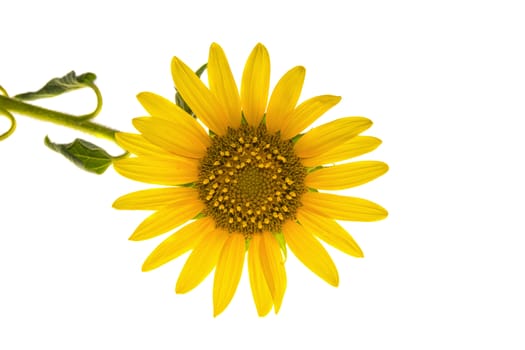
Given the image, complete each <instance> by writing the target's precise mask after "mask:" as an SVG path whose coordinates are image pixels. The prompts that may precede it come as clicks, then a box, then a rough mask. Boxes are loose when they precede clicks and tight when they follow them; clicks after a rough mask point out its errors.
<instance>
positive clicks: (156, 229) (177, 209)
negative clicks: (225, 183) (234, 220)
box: [129, 196, 204, 241]
mask: <svg viewBox="0 0 525 350" xmlns="http://www.w3.org/2000/svg"><path fill="white" fill-rule="evenodd" d="M195 197H197V196H195ZM203 209H204V204H203V203H202V202H201V200H200V199H198V198H192V199H188V200H186V201H185V202H182V203H177V204H176V205H170V206H168V207H164V208H162V209H160V210H158V211H156V212H155V213H153V214H152V215H150V216H148V217H147V218H146V220H144V221H142V223H141V224H140V225H139V226H138V227H137V228H136V229H135V232H133V234H132V235H131V237H129V239H130V240H132V241H142V240H145V239H150V238H153V237H156V236H158V235H161V234H163V233H165V232H168V231H169V230H171V229H174V228H176V227H178V226H180V225H182V224H184V223H185V222H187V221H188V220H191V219H193V218H194V217H195V216H197V214H199V213H200V212H201V211H202V210H203Z"/></svg>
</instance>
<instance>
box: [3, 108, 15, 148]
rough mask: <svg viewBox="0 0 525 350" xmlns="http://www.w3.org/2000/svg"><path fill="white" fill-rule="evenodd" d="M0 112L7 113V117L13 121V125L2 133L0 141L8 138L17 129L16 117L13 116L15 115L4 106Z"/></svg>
mask: <svg viewBox="0 0 525 350" xmlns="http://www.w3.org/2000/svg"><path fill="white" fill-rule="evenodd" d="M0 114H1V115H5V116H6V117H7V119H9V121H10V122H11V126H10V127H9V129H8V130H7V131H6V132H4V133H3V134H0V141H2V140H5V139H6V138H8V137H9V136H10V135H11V134H12V133H13V132H14V131H15V129H16V120H15V117H13V115H12V114H11V113H9V111H6V110H5V109H3V108H0Z"/></svg>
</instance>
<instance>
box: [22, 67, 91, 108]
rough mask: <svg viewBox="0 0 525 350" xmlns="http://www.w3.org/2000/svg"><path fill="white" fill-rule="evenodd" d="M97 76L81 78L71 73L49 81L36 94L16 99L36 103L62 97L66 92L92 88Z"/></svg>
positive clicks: (88, 74) (30, 93) (28, 94)
mask: <svg viewBox="0 0 525 350" xmlns="http://www.w3.org/2000/svg"><path fill="white" fill-rule="evenodd" d="M96 78H97V76H96V75H95V74H94V73H84V74H81V75H79V76H77V75H76V74H75V71H71V72H69V73H68V74H66V75H64V76H63V77H61V78H54V79H51V80H50V81H48V83H47V84H46V85H44V87H43V88H41V89H40V90H38V91H34V92H26V93H23V94H18V95H16V96H14V98H16V99H19V100H24V101H34V100H38V99H40V98H48V97H53V96H58V95H61V94H63V93H65V92H69V91H73V90H77V89H81V88H84V87H88V86H89V87H91V86H92V85H93V84H94V81H95V79H96Z"/></svg>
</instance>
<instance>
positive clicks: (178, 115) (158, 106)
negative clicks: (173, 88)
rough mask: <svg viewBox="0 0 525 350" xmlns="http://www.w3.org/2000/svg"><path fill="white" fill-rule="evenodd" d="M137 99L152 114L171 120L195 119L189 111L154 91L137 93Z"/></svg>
mask: <svg viewBox="0 0 525 350" xmlns="http://www.w3.org/2000/svg"><path fill="white" fill-rule="evenodd" d="M137 99H138V100H139V102H140V104H141V105H142V107H144V109H145V110H146V111H147V112H148V113H149V114H150V115H151V116H154V117H157V118H162V119H164V120H169V121H174V120H177V119H187V118H190V119H192V120H194V119H193V118H192V117H191V116H190V115H189V114H188V113H186V112H185V111H184V110H183V109H182V108H180V107H179V106H177V105H176V104H175V103H173V102H171V101H170V100H168V99H166V98H164V97H162V96H159V95H157V94H155V93H153V92H141V93H140V94H138V95H137ZM197 124H198V123H197ZM199 127H200V125H199ZM201 129H202V128H201Z"/></svg>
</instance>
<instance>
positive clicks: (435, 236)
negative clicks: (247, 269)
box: [0, 0, 525, 349]
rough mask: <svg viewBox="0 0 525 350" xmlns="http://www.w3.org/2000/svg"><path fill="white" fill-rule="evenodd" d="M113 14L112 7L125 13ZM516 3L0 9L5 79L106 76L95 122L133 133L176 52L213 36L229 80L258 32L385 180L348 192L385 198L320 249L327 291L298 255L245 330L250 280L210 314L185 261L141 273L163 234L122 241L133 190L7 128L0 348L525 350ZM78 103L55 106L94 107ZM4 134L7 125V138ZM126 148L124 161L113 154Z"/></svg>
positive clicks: (167, 89)
mask: <svg viewBox="0 0 525 350" xmlns="http://www.w3.org/2000/svg"><path fill="white" fill-rule="evenodd" d="M117 3H119V5H116V4H117ZM519 4H520V1H501V0H500V1H344V2H343V1H340V2H337V1H329V0H324V1H305V0H303V1H282V0H281V1H275V2H274V1H258V2H249V1H245V2H243V3H242V4H241V2H240V1H239V4H236V3H235V2H232V1H224V0H223V1H206V2H204V1H195V0H192V1H189V0H188V1H166V2H159V1H127V2H116V1H115V2H110V1H86V2H73V1H71V2H65V1H64V3H57V2H56V1H3V2H2V6H1V11H2V14H1V21H0V31H1V35H0V38H1V39H0V84H1V85H2V86H3V87H4V88H5V89H6V90H7V91H8V92H9V93H10V94H13V95H14V94H16V93H21V92H25V91H29V90H35V89H37V88H39V87H40V86H41V85H42V84H43V83H45V82H46V81H47V80H49V79H50V78H52V77H56V76H62V75H64V74H65V73H67V72H68V71H70V70H73V69H74V70H76V71H77V73H82V72H86V71H93V72H95V73H97V75H98V80H97V82H98V84H99V87H100V88H101V90H102V92H103V95H104V98H105V104H104V109H103V111H102V113H101V115H100V117H99V118H98V119H97V120H98V121H99V122H101V123H105V124H108V125H111V126H113V127H116V128H119V129H121V130H126V131H131V130H132V126H131V119H132V118H133V117H135V116H140V115H142V114H143V113H144V112H143V110H142V109H141V107H140V105H139V104H138V102H137V101H136V99H135V95H136V94H137V93H138V92H140V91H154V92H156V93H159V94H162V95H164V96H166V97H168V98H169V97H171V96H173V84H172V80H171V75H170V61H171V57H172V56H173V55H177V56H179V57H180V58H181V59H183V60H184V61H185V62H187V63H188V64H189V65H190V66H192V67H195V68H196V67H198V66H200V65H201V64H202V63H204V62H205V61H206V59H207V55H208V48H209V45H210V43H211V42H213V41H216V42H218V43H220V44H221V45H222V47H223V48H224V50H225V51H226V53H227V55H228V58H229V60H230V62H231V66H232V69H233V71H234V74H235V75H236V78H237V79H240V76H241V73H242V69H243V65H244V62H245V60H246V58H247V56H248V54H249V52H250V51H251V49H252V48H253V46H254V45H255V44H256V43H257V42H262V43H264V44H265V45H266V46H267V48H268V50H269V52H270V56H271V59H272V85H273V84H275V82H276V81H277V80H278V78H279V77H280V76H281V75H282V74H283V73H284V72H285V71H287V70H288V69H289V68H291V67H293V66H295V65H304V66H305V67H306V69H307V78H306V82H305V88H304V91H303V94H302V98H303V99H306V98H308V97H311V96H314V95H317V94H336V95H341V96H343V100H342V102H341V103H340V104H339V105H338V106H337V107H335V108H334V109H333V110H331V111H330V112H329V113H327V114H326V115H325V116H324V117H323V118H322V119H321V122H326V121H328V120H332V119H334V118H337V117H342V116H347V115H363V116H367V117H369V118H371V119H372V120H373V121H374V123H375V124H374V126H373V127H372V128H371V129H370V130H369V131H367V132H366V133H367V134H368V135H373V136H377V137H379V138H381V139H382V140H383V145H382V146H381V147H380V148H379V149H378V150H376V151H375V152H374V153H371V154H370V155H368V156H367V157H366V158H365V159H374V160H375V159H377V160H384V161H386V162H388V163H389V165H390V171H389V173H388V174H387V175H385V176H384V177H382V178H380V179H378V180H376V181H374V182H372V183H370V184H367V185H365V186H362V187H360V188H357V189H354V190H352V191H348V193H349V194H352V195H358V196H363V197H364V198H368V199H371V200H374V201H377V202H378V203H380V204H382V205H383V206H385V207H386V208H387V209H388V210H389V212H390V216H389V217H388V219H387V220H384V221H381V222H378V223H345V227H346V228H347V229H348V230H349V231H350V232H351V233H352V234H353V236H354V237H355V239H356V240H357V241H358V242H359V243H360V244H361V246H362V248H363V250H364V252H365V255H366V258H365V259H354V258H351V257H349V256H345V255H344V254H342V253H339V252H338V251H335V250H333V249H331V250H330V253H331V254H332V256H333V259H334V261H335V262H336V264H337V266H338V268H339V274H340V281H341V283H340V286H339V288H332V287H330V286H328V285H327V284H325V283H324V282H323V281H321V280H320V279H319V278H317V277H316V276H315V275H313V274H311V273H310V272H309V271H308V270H307V269H306V268H304V266H302V265H301V264H300V263H298V262H297V260H296V259H295V258H294V257H290V258H289V259H288V262H287V271H288V289H287V293H286V296H285V299H284V303H283V307H282V309H281V312H280V313H279V314H278V315H277V316H275V315H274V314H273V313H272V314H270V315H269V316H268V317H266V318H258V317H257V314H256V311H255V307H254V306H253V301H252V300H251V294H250V290H249V284H248V279H247V275H245V276H243V279H242V281H241V284H240V286H239V288H238V290H237V294H236V296H235V298H234V300H233V301H232V303H231V305H230V306H229V308H228V309H227V310H226V311H225V312H224V313H223V314H222V315H221V316H220V317H218V318H215V319H214V318H213V317H212V280H213V279H212V278H208V279H207V280H206V281H205V282H204V283H203V284H202V285H200V286H199V287H198V288H197V289H196V290H194V291H193V292H191V293H190V294H187V295H176V294H175V293H174V291H173V289H174V285H175V281H176V279H177V276H178V273H179V271H180V269H181V267H182V264H183V262H184V260H185V259H184V258H181V259H178V260H176V261H175V262H173V263H170V264H169V265H166V266H164V267H162V268H160V269H158V270H155V271H153V272H149V273H142V272H140V267H141V264H142V261H143V259H144V258H145V257H146V256H147V255H148V254H149V252H150V251H151V250H152V249H153V248H154V247H155V246H156V245H157V244H158V243H159V242H160V240H161V239H162V237H161V238H159V239H154V240H151V241H146V242H138V243H137V242H130V241H128V240H127V237H128V236H129V235H130V234H131V233H132V232H133V230H134V228H135V227H136V225H137V224H138V223H139V222H140V221H141V220H142V219H143V218H144V217H145V216H146V213H145V212H129V211H127V212H126V211H124V212H121V211H116V210H114V209H112V208H111V204H112V202H113V201H114V199H115V198H117V197H118V196H120V195H122V194H125V193H128V192H131V191H133V190H137V189H140V188H144V187H145V186H144V185H142V184H140V183H136V182H133V181H130V180H127V179H125V178H122V177H120V176H119V175H117V174H116V173H115V172H114V170H113V169H109V170H108V172H107V174H104V175H103V176H96V175H91V174H87V173H84V172H82V171H80V170H78V169H77V168H75V167H74V166H73V165H71V164H70V163H68V162H67V161H65V160H64V159H62V158H61V157H60V156H59V155H57V154H54V153H52V152H51V151H49V150H48V149H46V148H45V147H44V145H43V138H44V136H45V135H49V136H50V137H51V138H52V139H53V140H55V141H61V142H66V141H70V140H72V139H74V138H75V137H76V136H78V135H77V134H76V133H75V132H71V131H64V129H61V128H59V127H55V126H53V125H49V124H45V123H41V122H38V121H34V120H32V119H29V118H27V117H24V116H17V120H18V128H17V130H16V132H15V133H14V134H13V135H12V137H10V138H9V139H7V140H5V141H3V142H1V143H0V160H1V162H0V180H1V181H0V348H1V349H46V348H47V349H175V348H180V349H191V348H204V347H208V348H210V347H213V348H217V349H281V348H293V349H296V348H297V349H300V348H305V347H307V348H326V349H476V348H487V349H524V348H525V335H524V331H525V301H524V298H525V287H524V277H525V274H524V272H525V271H524V266H525V258H524V256H525V255H524V253H523V246H524V244H523V242H524V239H523V236H524V234H525V230H524V224H523V219H522V217H523V211H524V209H525V205H524V204H523V198H524V195H525V193H524V192H525V191H524V186H523V181H524V175H525V174H524V170H523V166H522V165H523V162H524V154H523V150H524V149H525V147H524V146H525V145H524V143H525V142H524V137H523V134H524V131H525V129H524V128H523V126H522V125H523V124H522V123H521V122H522V120H523V118H524V117H525V98H524V97H525V52H524V39H525V38H524V34H523V33H525V21H524V20H523V19H524V18H525V11H524V10H523V9H522V8H521V7H520V6H519ZM93 103H94V98H93V97H92V96H91V95H90V94H89V92H87V91H86V92H79V93H74V94H72V95H70V96H64V97H62V98H59V99H57V100H56V101H46V102H45V105H46V106H53V107H56V108H59V109H60V108H61V109H64V110H67V111H71V112H79V113H84V112H87V111H88V110H89V109H90V108H91V106H92V104H93ZM7 126H8V124H7V121H6V120H5V118H0V130H5V128H7ZM109 149H111V151H112V152H114V153H117V152H118V149H117V148H116V147H113V146H111V145H110V147H109Z"/></svg>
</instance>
